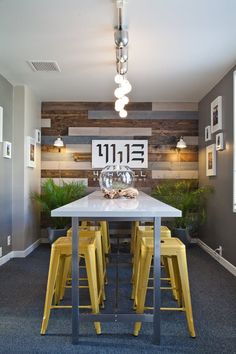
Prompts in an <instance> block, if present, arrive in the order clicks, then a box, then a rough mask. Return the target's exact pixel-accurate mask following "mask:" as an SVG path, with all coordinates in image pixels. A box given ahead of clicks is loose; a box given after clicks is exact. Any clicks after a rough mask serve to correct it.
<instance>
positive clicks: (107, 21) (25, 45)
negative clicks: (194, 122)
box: [0, 0, 236, 102]
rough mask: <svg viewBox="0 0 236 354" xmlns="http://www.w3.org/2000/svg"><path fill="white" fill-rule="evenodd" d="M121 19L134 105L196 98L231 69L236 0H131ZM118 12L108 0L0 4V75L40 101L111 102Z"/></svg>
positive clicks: (235, 56) (7, 0) (1, 0)
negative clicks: (48, 66) (39, 63)
mask: <svg viewBox="0 0 236 354" xmlns="http://www.w3.org/2000/svg"><path fill="white" fill-rule="evenodd" d="M126 14H127V24H128V30H129V38H130V42H129V71H128V79H129V80H130V82H131V84H132V86H133V90H132V92H131V93H130V95H129V96H130V98H131V99H132V100H133V101H153V102H155V101H199V100H200V99H201V98H202V97H203V96H204V95H205V94H206V93H207V92H208V91H209V90H210V89H211V88H212V87H213V86H214V84H215V83H216V82H217V81H218V80H219V79H220V78H222V77H223V75H224V74H225V73H226V72H227V71H228V70H229V69H230V68H231V67H232V66H233V65H234V64H236V0H128V5H127V11H126ZM116 15H117V13H116V11H115V2H114V1H112V0H84V1H81V0H39V1H36V0H0V73H1V74H2V75H3V76H5V77H6V78H7V79H8V80H9V81H10V82H11V83H13V84H28V85H29V86H30V87H32V89H33V90H34V92H35V93H36V94H37V95H38V97H39V98H40V99H41V100H43V101H49V100H78V101H111V100H113V99H114V96H113V91H114V88H115V83H114V81H113V78H114V75H115V70H116V69H115V46H114V39H113V35H114V26H115V24H116V23H117V16H116ZM32 59H33V60H38V59H39V60H56V61H57V62H58V64H59V66H60V68H61V73H57V72H52V73H51V72H50V73H43V72H33V71H32V70H31V68H30V67H29V65H28V64H27V63H26V61H27V60H32Z"/></svg>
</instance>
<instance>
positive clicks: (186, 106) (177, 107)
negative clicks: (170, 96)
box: [152, 102, 198, 111]
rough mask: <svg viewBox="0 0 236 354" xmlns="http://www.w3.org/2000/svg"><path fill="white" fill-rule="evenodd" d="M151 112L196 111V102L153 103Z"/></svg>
mask: <svg viewBox="0 0 236 354" xmlns="http://www.w3.org/2000/svg"><path fill="white" fill-rule="evenodd" d="M152 110H153V111H198V103H197V102H153V103H152Z"/></svg>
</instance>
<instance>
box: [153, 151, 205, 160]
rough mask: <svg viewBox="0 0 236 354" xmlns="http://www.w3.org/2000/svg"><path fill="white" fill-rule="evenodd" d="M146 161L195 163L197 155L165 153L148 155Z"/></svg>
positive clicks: (191, 153) (192, 153) (193, 153)
mask: <svg viewBox="0 0 236 354" xmlns="http://www.w3.org/2000/svg"><path fill="white" fill-rule="evenodd" d="M148 161H149V162H154V161H169V162H179V161H180V162H197V161H198V153H197V152H190V153H186V152H184V153H182V152H178V151H177V152H175V151H174V152H173V151H172V152H167V153H149V154H148Z"/></svg>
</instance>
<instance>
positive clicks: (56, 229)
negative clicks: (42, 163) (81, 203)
mask: <svg viewBox="0 0 236 354" xmlns="http://www.w3.org/2000/svg"><path fill="white" fill-rule="evenodd" d="M85 194H86V186H85V185H84V184H83V183H76V182H71V183H65V182H64V181H62V185H57V184H56V183H55V182H54V181H53V179H51V178H49V179H47V180H46V181H45V182H44V183H43V184H42V186H41V193H40V194H39V193H33V194H32V199H34V200H35V201H36V202H37V203H38V204H39V205H40V208H41V211H42V213H43V214H44V216H45V217H46V218H47V219H48V224H49V225H51V226H50V227H48V228H47V230H48V239H49V242H50V243H53V242H54V241H55V240H56V239H57V238H58V237H60V236H65V235H66V231H67V229H68V228H69V227H70V223H71V218H64V217H61V218H60V217H57V218H52V217H51V210H53V209H56V208H59V207H61V206H63V205H65V204H68V203H71V202H73V201H75V200H77V199H80V198H82V197H83V196H84V195H85Z"/></svg>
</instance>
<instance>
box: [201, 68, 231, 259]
mask: <svg viewBox="0 0 236 354" xmlns="http://www.w3.org/2000/svg"><path fill="white" fill-rule="evenodd" d="M234 70H236V66H235V67H234V68H233V69H231V70H230V71H229V72H228V73H227V74H226V75H225V76H224V78H223V79H222V80H221V81H220V82H219V83H218V84H217V85H216V86H215V87H214V88H213V89H212V90H211V91H210V92H209V93H208V94H207V95H206V96H205V97H204V98H203V99H202V100H201V101H200V103H199V179H200V184H201V185H211V186H213V187H214V190H215V191H214V194H213V195H212V197H211V198H210V200H209V202H208V208H207V221H206V224H205V225H204V226H203V227H202V228H201V232H200V238H201V240H202V241H203V242H205V243H206V244H207V245H208V246H210V247H211V248H212V249H216V248H217V247H218V246H219V245H221V246H222V248H223V253H222V256H223V257H224V258H225V259H227V260H228V261H229V262H230V263H232V264H233V265H235V266H236V213H233V71H234ZM217 96H222V107H223V133H224V139H225V143H226V149H225V150H223V151H217V152H216V155H217V156H216V157H217V159H216V162H217V168H216V176H213V177H207V176H206V156H205V155H206V146H207V145H210V144H213V143H215V135H216V134H213V137H212V140H211V141H208V142H205V138H204V134H205V127H206V126H207V125H210V113H211V102H212V101H213V100H214V99H215V98H216V97H217ZM217 133H218V132H217Z"/></svg>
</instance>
